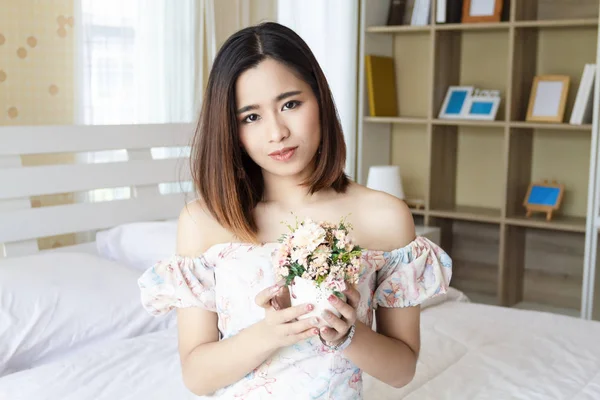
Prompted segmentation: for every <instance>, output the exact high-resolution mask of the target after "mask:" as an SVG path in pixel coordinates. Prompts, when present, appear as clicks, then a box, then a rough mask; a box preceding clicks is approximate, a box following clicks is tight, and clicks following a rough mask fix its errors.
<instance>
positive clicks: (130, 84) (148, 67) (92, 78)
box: [75, 0, 214, 201]
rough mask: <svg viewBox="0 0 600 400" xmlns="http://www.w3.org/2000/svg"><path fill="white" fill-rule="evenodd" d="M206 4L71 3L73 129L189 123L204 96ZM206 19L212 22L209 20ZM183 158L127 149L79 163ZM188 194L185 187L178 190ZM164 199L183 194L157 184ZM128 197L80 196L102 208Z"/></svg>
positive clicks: (109, 193) (203, 0)
mask: <svg viewBox="0 0 600 400" xmlns="http://www.w3.org/2000/svg"><path fill="white" fill-rule="evenodd" d="M207 3H210V4H211V5H212V0H177V1H172V0H125V1H123V0H102V1H98V0H76V1H75V16H76V18H75V21H76V23H77V26H76V47H77V51H76V60H75V61H76V69H75V70H76V82H77V84H76V99H77V101H76V104H77V109H76V116H75V120H76V121H77V123H78V124H85V125H123V124H162V123H179V122H183V123H191V122H193V120H194V118H195V114H196V112H197V110H198V109H199V106H200V104H199V103H200V100H201V98H202V89H203V82H202V78H203V71H202V67H203V62H202V56H203V48H202V46H203V42H204V36H203V35H204V33H205V27H204V23H205V10H206V9H208V10H209V11H210V13H208V14H207V18H210V21H211V23H207V26H206V29H208V31H207V32H208V36H207V39H208V41H209V43H212V42H214V40H212V41H211V37H212V36H214V33H212V30H213V29H214V23H212V21H213V18H214V17H213V14H212V7H211V6H210V5H208V4H207ZM208 15H210V16H208ZM186 155H189V148H153V149H151V150H149V151H146V152H145V151H138V152H136V154H132V153H131V152H128V151H127V150H126V149H122V150H114V151H103V152H93V153H86V154H82V155H80V156H79V157H78V161H79V162H83V163H99V162H119V161H127V160H128V159H131V158H132V157H135V158H138V159H139V158H169V157H181V156H186ZM184 187H185V189H184V190H190V187H191V186H190V185H187V186H184ZM159 190H160V192H162V193H172V192H176V191H180V190H182V185H181V184H179V183H163V184H161V185H160V186H159ZM130 196H131V190H130V188H116V189H100V190H95V191H92V192H90V193H86V194H82V195H81V196H78V198H79V199H80V200H81V201H106V200H115V199H122V198H129V197H130Z"/></svg>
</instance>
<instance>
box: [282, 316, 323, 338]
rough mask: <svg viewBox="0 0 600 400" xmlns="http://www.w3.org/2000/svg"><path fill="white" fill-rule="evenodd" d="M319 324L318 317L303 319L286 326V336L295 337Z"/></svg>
mask: <svg viewBox="0 0 600 400" xmlns="http://www.w3.org/2000/svg"><path fill="white" fill-rule="evenodd" d="M320 324H321V320H320V319H319V317H311V318H304V319H301V320H300V321H296V322H292V323H290V324H287V325H286V334H287V335H296V334H298V333H302V332H304V331H306V330H309V329H311V328H314V327H317V326H319V325H320Z"/></svg>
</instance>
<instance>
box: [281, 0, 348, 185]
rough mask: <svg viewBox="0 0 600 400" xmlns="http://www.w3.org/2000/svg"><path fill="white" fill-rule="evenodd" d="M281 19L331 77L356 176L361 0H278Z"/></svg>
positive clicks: (328, 76) (330, 80) (330, 82)
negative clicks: (301, 40)
mask: <svg viewBox="0 0 600 400" xmlns="http://www.w3.org/2000/svg"><path fill="white" fill-rule="evenodd" d="M277 19H278V22H279V23H281V24H283V25H286V26H288V27H290V28H291V29H293V30H294V31H295V32H296V33H298V34H299V35H300V36H301V37H302V38H303V39H304V41H306V43H307V44H308V46H309V47H310V48H311V50H312V51H313V53H314V54H315V57H316V58H317V60H318V62H319V64H320V65H321V68H322V69H323V71H324V73H325V76H326V77H327V80H328V82H329V85H330V87H331V90H332V92H333V98H334V101H335V104H336V107H337V109H338V112H339V115H340V120H341V123H342V129H343V130H344V137H345V139H346V146H347V149H348V157H347V161H346V172H347V173H348V175H350V176H351V177H352V178H354V176H355V164H356V163H355V152H356V150H355V149H356V123H357V120H356V116H357V114H356V113H357V97H358V88H357V84H356V82H357V80H356V79H357V73H358V72H357V71H358V59H357V57H358V19H359V4H358V0H303V1H298V0H278V3H277Z"/></svg>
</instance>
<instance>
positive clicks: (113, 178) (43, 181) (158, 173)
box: [0, 158, 191, 200]
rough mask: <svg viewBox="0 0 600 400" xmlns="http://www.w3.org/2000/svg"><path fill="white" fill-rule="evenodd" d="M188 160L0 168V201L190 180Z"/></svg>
mask: <svg viewBox="0 0 600 400" xmlns="http://www.w3.org/2000/svg"><path fill="white" fill-rule="evenodd" d="M190 179H191V177H190V174H189V168H188V159H187V158H174V159H164V160H144V161H127V162H116V163H105V164H67V165H46V166H35V167H19V168H7V169H0V182H2V190H1V191H0V200H2V199H11V198H18V197H28V196H38V195H46V194H57V193H69V192H79V191H85V190H93V189H100V188H116V187H124V186H144V185H152V184H158V183H163V182H182V181H187V180H190Z"/></svg>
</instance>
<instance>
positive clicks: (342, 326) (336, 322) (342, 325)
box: [323, 311, 348, 333]
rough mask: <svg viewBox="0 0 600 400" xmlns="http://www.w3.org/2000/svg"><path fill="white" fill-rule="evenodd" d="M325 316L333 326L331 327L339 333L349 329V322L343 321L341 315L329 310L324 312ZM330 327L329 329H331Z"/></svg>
mask: <svg viewBox="0 0 600 400" xmlns="http://www.w3.org/2000/svg"><path fill="white" fill-rule="evenodd" d="M323 317H324V319H325V321H327V323H328V324H329V325H330V326H331V328H333V329H335V330H336V331H337V332H338V333H342V332H346V331H347V330H348V323H347V322H346V321H343V320H342V319H340V318H339V317H336V316H335V315H333V314H332V313H331V312H329V311H325V312H323ZM331 328H328V330H331Z"/></svg>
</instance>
